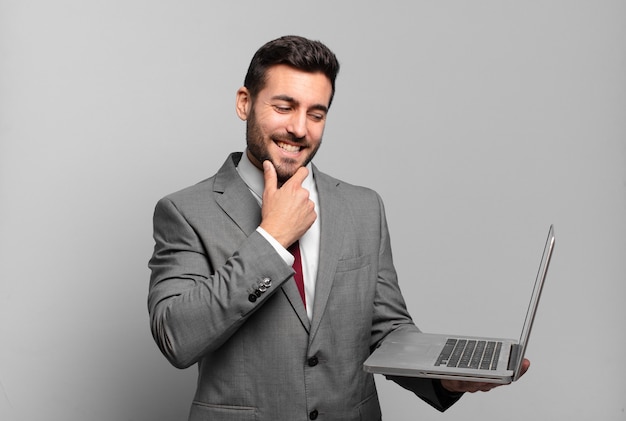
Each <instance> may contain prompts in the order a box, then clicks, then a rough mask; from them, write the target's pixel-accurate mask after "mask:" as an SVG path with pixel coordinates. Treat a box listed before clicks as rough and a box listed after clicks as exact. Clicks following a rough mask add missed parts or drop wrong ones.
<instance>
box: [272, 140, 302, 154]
mask: <svg viewBox="0 0 626 421" xmlns="http://www.w3.org/2000/svg"><path fill="white" fill-rule="evenodd" d="M276 144H277V145H278V147H280V148H281V149H284V150H286V151H287V152H298V151H299V150H300V146H296V145H290V144H288V143H283V142H276Z"/></svg>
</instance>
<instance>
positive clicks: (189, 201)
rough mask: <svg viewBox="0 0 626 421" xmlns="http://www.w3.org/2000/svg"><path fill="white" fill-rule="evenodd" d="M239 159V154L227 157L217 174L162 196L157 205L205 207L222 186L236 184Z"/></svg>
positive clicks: (219, 191) (222, 190) (221, 190)
mask: <svg viewBox="0 0 626 421" xmlns="http://www.w3.org/2000/svg"><path fill="white" fill-rule="evenodd" d="M240 157H241V153H233V154H231V155H229V157H228V158H227V159H226V161H225V162H224V164H223V165H222V167H221V168H220V169H219V170H218V171H217V173H215V174H214V175H212V176H210V177H209V178H206V179H204V180H202V181H200V182H198V183H196V184H193V185H191V186H188V187H185V188H182V189H180V190H178V191H175V192H173V193H170V194H168V195H166V196H164V197H163V198H161V199H160V200H159V203H161V202H171V203H173V204H174V205H175V206H177V207H178V206H183V207H195V206H206V205H207V204H208V203H210V202H212V201H214V196H215V195H216V194H221V193H223V192H224V190H225V187H224V186H228V185H229V184H230V183H233V182H237V180H238V178H239V177H238V175H237V170H236V164H237V162H238V161H239V158H240Z"/></svg>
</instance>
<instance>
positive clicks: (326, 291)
mask: <svg viewBox="0 0 626 421" xmlns="http://www.w3.org/2000/svg"><path fill="white" fill-rule="evenodd" d="M313 174H314V175H315V182H316V184H317V191H318V195H319V202H320V204H319V205H320V213H321V220H320V237H321V238H320V255H319V266H318V270H317V280H316V284H315V302H314V306H313V320H312V321H311V335H310V338H311V339H312V338H313V337H314V336H315V333H316V332H317V329H318V328H319V326H320V321H321V318H322V316H323V315H324V310H325V309H326V304H327V303H328V297H329V296H330V291H331V289H332V286H333V280H334V278H335V271H336V269H337V262H338V261H339V256H340V255H341V253H340V251H341V248H342V245H343V234H342V233H343V231H342V227H343V226H345V224H344V223H343V221H344V218H345V215H344V214H343V212H342V211H341V206H340V204H341V203H342V199H341V197H340V195H339V190H338V188H337V187H338V186H339V181H338V180H336V179H333V178H331V177H329V176H327V175H325V174H323V173H320V172H319V171H318V170H317V168H315V167H314V168H313Z"/></svg>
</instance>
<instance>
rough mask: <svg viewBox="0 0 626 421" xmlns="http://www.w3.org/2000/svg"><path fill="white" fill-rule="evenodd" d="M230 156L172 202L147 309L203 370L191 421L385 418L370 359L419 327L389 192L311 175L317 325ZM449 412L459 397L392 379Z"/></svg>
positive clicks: (168, 347) (162, 218)
mask: <svg viewBox="0 0 626 421" xmlns="http://www.w3.org/2000/svg"><path fill="white" fill-rule="evenodd" d="M240 157H241V154H240V153H235V154H232V155H231V156H230V157H229V158H228V159H227V160H226V162H225V163H224V165H223V166H222V168H221V169H220V170H219V172H218V173H217V174H216V175H215V176H213V177H211V178H209V179H207V180H205V181H203V182H200V183H199V184H197V185H195V186H192V187H189V188H187V189H184V190H182V191H179V192H177V193H174V194H172V195H169V196H167V197H165V198H163V199H161V200H160V201H159V202H158V204H157V206H156V209H155V213H154V239H155V248H154V254H153V256H152V258H151V260H150V263H149V266H150V268H151V270H152V276H151V280H150V290H149V296H148V307H149V312H150V323H151V329H152V334H153V336H154V338H155V340H156V342H157V344H158V346H159V348H160V349H161V351H162V352H163V354H164V355H165V356H166V357H167V359H168V360H169V361H170V362H171V363H172V364H173V365H174V366H176V367H179V368H185V367H188V366H190V365H192V364H195V363H197V364H198V369H199V378H198V385H197V391H196V394H195V398H194V401H193V404H192V407H191V412H190V416H189V419H190V420H224V421H226V420H229V421H230V420H232V421H243V420H268V421H277V420H288V421H293V420H305V419H315V418H318V417H319V419H324V420H341V421H348V420H379V419H380V418H381V414H380V407H379V403H378V397H377V394H376V388H375V385H374V379H373V376H372V375H371V374H368V373H366V372H364V371H363V368H362V363H363V361H364V360H365V359H366V358H367V357H368V355H369V354H370V352H371V351H372V350H373V349H374V348H375V347H377V346H378V345H379V344H380V343H381V341H383V340H384V338H385V336H386V335H387V334H388V333H389V332H391V331H393V330H395V329H413V330H416V329H417V328H416V327H415V325H414V324H413V322H412V320H411V318H410V316H409V314H408V312H407V310H406V306H405V303H404V300H403V298H402V295H401V293H400V289H399V287H398V283H397V279H396V272H395V270H394V266H393V262H392V256H391V246H390V243H389V233H388V229H387V222H386V219H385V214H384V209H383V204H382V201H381V199H380V197H379V196H378V195H377V194H376V193H375V192H373V191H372V190H369V189H366V188H363V187H357V186H353V185H349V184H347V183H344V182H341V181H339V180H336V179H334V178H331V177H329V176H328V175H325V174H323V173H321V172H320V171H318V170H317V168H314V170H313V174H314V177H315V180H316V183H317V187H318V192H319V202H320V213H321V215H320V217H321V221H320V223H321V250H320V260H319V271H318V277H317V285H316V291H315V302H314V308H313V319H312V320H311V321H310V322H309V319H308V318H307V315H306V311H305V308H304V305H303V303H302V300H301V298H300V295H299V293H298V290H297V287H296V285H295V282H294V281H293V270H292V268H291V267H290V266H288V265H287V264H285V262H284V261H283V260H282V259H281V257H280V256H279V255H278V253H277V252H276V251H275V250H274V249H273V247H272V246H271V245H270V244H269V243H268V242H267V241H266V240H265V238H263V236H262V235H260V234H259V233H258V232H257V231H256V228H257V227H258V225H259V224H260V222H261V213H260V207H259V205H258V204H257V202H256V201H255V199H254V198H253V196H252V194H251V193H250V191H249V190H248V187H247V186H246V185H245V183H244V182H243V181H242V180H241V178H240V177H239V175H238V173H237V171H236V164H237V162H238V161H239V159H240ZM395 380H397V381H398V383H400V384H401V385H402V386H403V387H406V388H409V389H411V390H413V391H414V392H415V393H417V394H418V396H420V397H421V398H422V399H424V400H426V401H427V402H428V403H430V404H431V405H433V406H435V407H436V408H438V409H439V410H444V409H445V408H447V407H448V406H449V405H451V404H452V403H453V402H454V401H455V400H456V398H457V397H455V396H450V395H446V394H445V392H442V390H441V389H440V387H439V388H438V387H437V384H435V383H433V382H432V381H430V380H420V379H407V378H399V379H395Z"/></svg>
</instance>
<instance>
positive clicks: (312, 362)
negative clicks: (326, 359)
mask: <svg viewBox="0 0 626 421" xmlns="http://www.w3.org/2000/svg"><path fill="white" fill-rule="evenodd" d="M319 362H320V361H319V360H318V359H317V357H311V358H309V361H308V363H309V367H315V366H316V365H317V363H319Z"/></svg>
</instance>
